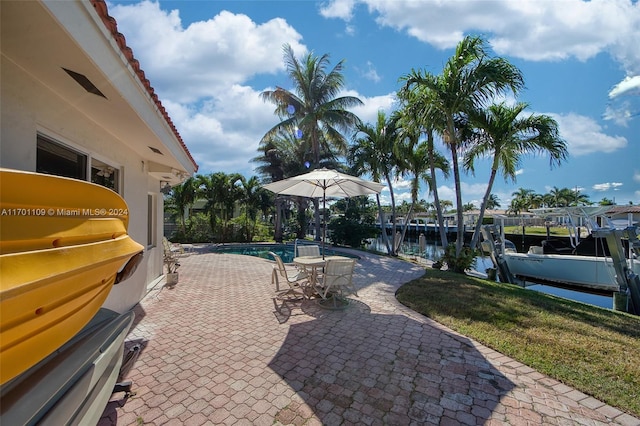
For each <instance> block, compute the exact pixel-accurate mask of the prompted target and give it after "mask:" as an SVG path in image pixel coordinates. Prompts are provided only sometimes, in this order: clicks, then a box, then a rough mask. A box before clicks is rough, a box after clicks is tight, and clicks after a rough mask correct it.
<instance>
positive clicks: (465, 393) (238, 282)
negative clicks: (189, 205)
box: [100, 253, 640, 425]
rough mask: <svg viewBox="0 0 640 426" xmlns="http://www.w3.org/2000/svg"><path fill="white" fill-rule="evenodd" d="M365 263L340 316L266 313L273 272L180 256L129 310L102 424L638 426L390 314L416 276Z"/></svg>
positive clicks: (436, 330)
mask: <svg viewBox="0 0 640 426" xmlns="http://www.w3.org/2000/svg"><path fill="white" fill-rule="evenodd" d="M362 256H363V257H362V258H361V259H360V260H359V261H358V264H357V266H356V275H355V276H354V282H355V284H356V286H357V288H358V294H359V297H353V300H354V301H353V302H352V304H351V306H350V307H349V308H348V309H346V310H344V311H329V310H324V309H322V308H320V307H319V306H317V304H315V303H314V302H313V301H305V302H285V303H283V302H281V301H277V302H274V300H273V289H272V287H271V279H270V277H271V270H272V267H273V262H270V261H267V260H264V259H260V258H256V257H249V256H239V255H231V254H214V253H208V254H193V255H191V256H188V257H185V258H184V259H182V262H181V263H182V266H181V268H180V270H179V271H180V281H179V283H178V284H177V285H176V286H175V287H174V288H167V287H162V286H160V285H159V286H157V287H156V288H155V289H153V290H152V291H150V292H149V293H148V294H147V295H146V297H145V298H144V299H143V300H142V302H141V303H140V305H139V306H137V307H136V315H137V318H136V323H135V324H134V327H133V328H132V330H131V332H130V335H129V338H128V344H133V343H136V342H137V343H140V344H142V346H143V349H142V351H141V353H140V356H139V358H138V360H137V362H136V363H135V365H134V366H133V368H132V369H131V371H130V372H129V375H128V379H130V380H132V381H133V390H134V391H135V392H136V395H135V396H133V397H131V398H128V399H125V398H124V397H123V395H124V394H123V393H116V394H114V395H113V398H112V400H111V401H110V402H109V404H108V406H107V408H106V410H105V412H104V415H103V418H102V420H101V421H100V425H137V424H145V425H147V424H151V425H154V424H155V425H203V424H209V425H218V424H221V425H273V424H293V425H302V424H304V425H321V424H322V425H348V424H364V425H410V424H415V425H428V424H434V425H435V424H439V425H458V424H469V425H479V424H486V425H498V424H500V425H502V424H512V425H529V424H531V425H533V424H535V425H539V424H545V425H570V424H579V425H609V424H618V425H640V420H639V419H637V418H634V417H632V416H630V415H628V414H625V413H623V412H621V411H620V410H617V409H615V408H613V407H611V406H608V405H606V404H604V403H602V402H600V401H598V400H596V399H594V398H592V397H589V396H588V395H585V394H583V393H581V392H578V391H576V390H575V389H572V388H570V387H568V386H565V385H563V384H561V383H559V382H558V381H556V380H553V379H550V378H549V377H546V376H544V375H542V374H540V373H538V372H536V371H534V370H532V369H531V368H528V367H526V366H525V365H523V364H521V363H519V362H516V361H514V360H513V359H510V358H508V357H506V356H503V355H502V354H500V353H498V352H495V351H493V350H491V349H488V348H486V347H484V346H483V345H481V344H479V343H477V342H474V341H472V340H469V339H468V338H466V337H464V336H461V335H459V334H457V333H455V332H453V331H451V330H449V329H448V328H446V327H443V326H441V325H440V324H438V323H435V322H434V321H431V320H430V319H428V318H425V317H424V316H422V315H419V314H417V313H415V312H413V311H411V310H410V309H408V308H405V307H404V306H403V305H401V304H400V303H398V302H397V301H396V299H395V296H394V294H395V291H396V290H397V289H398V287H399V286H400V285H402V284H403V283H405V282H407V281H410V280H412V279H414V278H417V277H420V276H422V275H423V274H424V268H423V267H420V266H418V265H414V264H411V263H409V262H405V261H402V260H398V259H391V258H388V257H381V256H375V255H369V254H363V255H362Z"/></svg>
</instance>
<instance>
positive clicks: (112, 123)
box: [0, 1, 197, 174]
mask: <svg viewBox="0 0 640 426" xmlns="http://www.w3.org/2000/svg"><path fill="white" fill-rule="evenodd" d="M0 7H1V12H2V13H1V14H0V15H1V23H0V25H1V26H0V28H1V38H2V46H1V47H2V55H3V57H4V58H8V59H9V60H11V61H12V62H14V63H15V64H17V65H18V66H19V67H21V68H22V69H23V70H24V71H25V72H26V73H29V74H30V75H31V76H32V77H33V78H35V79H37V80H38V81H40V82H41V83H42V84H43V85H44V86H46V87H47V88H49V89H50V90H52V91H53V92H55V93H56V94H57V95H58V96H60V97H61V98H63V99H64V100H65V101H66V102H68V103H69V104H70V105H71V106H73V107H74V108H76V109H77V110H78V111H79V112H80V113H81V114H84V115H85V116H86V117H87V118H88V119H89V120H91V121H93V122H95V123H96V124H98V125H99V126H101V127H103V128H104V129H105V130H106V131H107V132H109V133H110V134H111V135H113V136H114V137H115V138H116V139H118V140H120V141H121V142H122V143H123V144H126V145H127V146H129V147H130V148H131V149H133V150H134V151H135V152H137V153H138V154H139V155H140V156H141V157H142V158H144V159H145V160H147V161H153V162H155V163H158V164H163V165H166V166H168V167H169V168H170V169H176V170H180V171H181V172H186V173H188V174H193V173H195V171H196V169H197V166H196V165H195V164H194V162H193V161H192V159H191V157H190V154H189V153H188V151H187V150H186V147H183V145H182V143H181V141H180V140H179V139H178V137H177V136H176V134H175V133H174V131H173V129H172V128H171V126H170V125H169V123H167V120H166V119H165V117H164V116H163V114H162V112H161V111H160V109H159V105H158V104H157V103H156V102H155V101H154V100H153V99H152V97H151V95H150V94H149V92H148V91H147V89H146V87H145V86H144V85H143V84H142V83H141V81H140V79H139V78H138V75H137V74H136V72H135V71H134V70H133V68H132V67H131V65H130V64H129V61H128V59H127V58H126V57H125V55H124V53H123V52H122V50H121V48H120V47H119V46H118V44H117V42H116V40H115V39H114V37H113V35H112V34H111V32H110V31H109V30H108V29H107V27H106V26H105V24H104V23H103V22H102V20H101V18H100V16H99V15H98V13H97V12H96V10H95V9H94V7H93V5H92V3H91V2H89V1H25V2H22V1H15V2H13V1H12V2H4V1H3V2H2V5H1V6H0ZM65 70H69V71H72V72H73V73H77V74H79V75H81V76H85V77H86V78H87V80H88V81H89V82H90V84H92V85H93V86H95V87H96V88H97V89H98V90H99V91H100V92H101V93H102V94H103V95H104V97H102V96H97V95H96V94H94V93H90V92H89V91H87V90H86V89H85V88H83V87H82V86H81V85H80V84H79V82H77V81H76V80H74V78H72V77H71V76H70V74H68V72H65Z"/></svg>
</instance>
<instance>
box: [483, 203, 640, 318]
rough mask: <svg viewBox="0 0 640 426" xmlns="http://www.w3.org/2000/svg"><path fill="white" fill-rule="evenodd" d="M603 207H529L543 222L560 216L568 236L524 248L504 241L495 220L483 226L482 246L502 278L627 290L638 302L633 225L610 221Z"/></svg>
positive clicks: (639, 263)
mask: <svg viewBox="0 0 640 426" xmlns="http://www.w3.org/2000/svg"><path fill="white" fill-rule="evenodd" d="M607 209H608V208H606V207H604V208H603V207H566V208H553V209H535V210H532V212H533V213H535V214H536V215H539V216H543V217H545V219H546V221H547V223H548V224H550V223H552V222H557V221H559V220H560V218H562V220H563V221H564V222H565V225H566V226H567V229H568V230H569V242H568V243H567V242H563V241H562V240H559V239H553V238H549V237H548V238H547V239H546V240H544V241H542V244H541V245H540V246H531V247H530V248H529V251H528V252H527V253H518V252H516V251H515V250H514V249H512V248H511V249H510V248H507V247H505V246H504V242H505V239H504V234H501V233H500V230H499V229H498V228H501V229H504V228H503V227H499V226H498V227H496V226H495V225H485V226H483V229H482V232H483V237H484V240H485V241H483V243H482V246H483V248H484V249H485V251H487V252H488V253H489V254H490V255H491V258H492V260H493V263H494V265H495V266H496V268H497V270H498V274H499V275H500V279H501V280H502V281H507V282H514V281H515V280H514V278H515V279H520V280H531V281H537V282H548V283H555V284H561V285H565V286H569V287H578V288H583V289H588V290H596V291H604V292H611V293H614V292H626V291H627V289H628V288H630V289H631V290H630V291H631V296H632V299H633V298H635V299H637V301H634V305H636V306H638V307H640V299H639V296H638V294H636V292H637V290H634V288H635V287H636V286H637V285H639V284H638V283H639V282H640V281H639V280H638V276H640V258H639V257H640V240H639V239H638V235H639V234H638V228H637V226H635V225H629V226H627V227H626V228H622V229H621V228H620V227H616V226H613V225H612V224H611V223H610V221H609V220H608V218H607V217H606V216H605V215H604V213H605V212H606V210H607Z"/></svg>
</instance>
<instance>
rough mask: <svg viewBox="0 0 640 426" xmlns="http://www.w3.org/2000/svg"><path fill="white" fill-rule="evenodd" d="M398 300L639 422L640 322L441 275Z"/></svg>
mask: <svg viewBox="0 0 640 426" xmlns="http://www.w3.org/2000/svg"><path fill="white" fill-rule="evenodd" d="M452 295H455V297H452ZM397 297H398V300H399V301H400V302H401V303H403V304H404V305H406V306H408V307H410V308H411V309H413V310H415V311H417V312H420V313H422V314H424V315H426V316H428V317H429V318H432V319H434V320H435V321H437V322H439V323H441V324H444V325H446V326H447V327H449V328H451V329H453V330H455V331H457V332H459V333H461V334H463V335H465V336H467V337H470V338H472V339H474V340H476V341H479V342H481V343H483V344H484V345H486V346H488V347H490V348H492V349H494V350H496V351H498V352H500V353H502V354H504V355H507V356H509V357H511V358H514V359H515V360H518V361H520V362H522V363H524V364H526V365H528V366H530V367H532V368H534V369H535V370H537V371H539V372H541V373H544V374H546V375H548V376H550V377H553V378H555V379H557V380H559V381H561V382H562V383H565V384H567V385H569V386H572V387H574V388H576V389H578V390H580V391H582V392H583V393H585V394H588V395H591V396H593V397H595V398H597V399H599V400H601V401H604V402H605V403H607V404H609V405H611V406H614V407H617V408H619V409H620V410H623V411H626V412H628V413H630V414H632V415H634V416H636V417H640V317H637V316H633V315H629V314H625V313H620V312H614V311H610V310H607V309H602V308H598V307H594V306H590V305H586V304H582V303H578V302H573V301H570V300H566V299H562V298H558V297H554V296H550V295H546V294H543V293H539V292H536V291H533V290H525V289H523V288H520V287H517V286H515V285H510V284H501V283H494V282H490V281H486V280H482V279H477V278H473V277H469V276H466V275H462V274H454V273H451V272H446V271H437V270H428V271H427V274H426V275H425V276H424V277H422V278H419V279H417V280H414V281H411V282H409V283H407V284H405V285H404V286H402V287H401V288H400V289H399V290H398V293H397Z"/></svg>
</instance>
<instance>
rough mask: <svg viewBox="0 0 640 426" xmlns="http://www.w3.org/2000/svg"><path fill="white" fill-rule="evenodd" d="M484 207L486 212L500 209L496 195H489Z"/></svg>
mask: <svg viewBox="0 0 640 426" xmlns="http://www.w3.org/2000/svg"><path fill="white" fill-rule="evenodd" d="M486 207H487V209H488V210H494V209H497V208H498V207H500V199H499V198H498V196H497V195H496V194H491V195H489V198H488V199H487V205H486Z"/></svg>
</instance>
